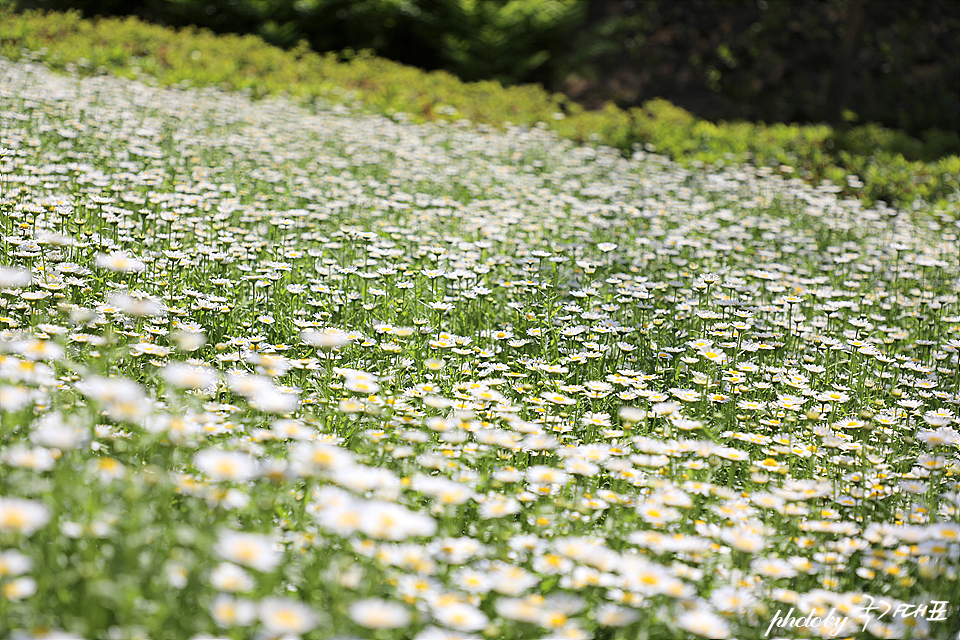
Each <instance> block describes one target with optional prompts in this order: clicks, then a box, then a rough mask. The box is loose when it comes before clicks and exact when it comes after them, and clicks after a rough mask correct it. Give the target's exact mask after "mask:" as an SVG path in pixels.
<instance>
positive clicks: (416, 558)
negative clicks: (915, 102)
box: [0, 23, 960, 640]
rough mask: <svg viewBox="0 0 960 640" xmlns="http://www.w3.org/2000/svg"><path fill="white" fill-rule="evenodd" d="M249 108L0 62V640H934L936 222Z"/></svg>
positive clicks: (945, 338)
mask: <svg viewBox="0 0 960 640" xmlns="http://www.w3.org/2000/svg"><path fill="white" fill-rule="evenodd" d="M129 24H134V23H129ZM78 28H81V27H78ZM82 28H86V27H82ZM137 28H140V27H137ZM198 37H199V36H198ZM204 37H205V36H204ZM201 59H202V56H201ZM371 64H372V63H371ZM211 73H212V71H211ZM264 82H267V80H264ZM267 93H269V92H264V94H265V95H264V96H262V99H260V100H256V101H253V100H250V99H249V97H247V96H244V95H242V94H240V93H236V92H225V91H221V90H219V89H216V88H211V87H206V88H189V87H186V86H185V84H184V83H183V82H181V84H180V85H179V86H177V87H172V86H160V85H159V84H154V85H153V86H151V85H148V84H145V83H142V82H135V81H131V80H128V79H123V78H116V77H111V76H108V75H94V76H91V75H89V74H81V73H72V74H70V73H68V74H53V73H51V72H50V71H49V70H48V69H47V68H46V67H44V66H43V65H40V64H36V63H32V62H28V61H26V60H24V59H21V60H20V61H18V62H11V61H7V60H0V140H2V143H0V144H2V147H3V152H2V155H0V176H2V180H0V257H2V258H0V264H2V266H0V594H2V596H3V598H2V599H0V620H2V621H3V624H4V627H3V631H4V634H7V633H9V634H11V636H12V637H24V638H42V637H51V636H52V637H57V636H56V635H54V634H56V633H60V634H61V636H60V637H64V634H67V635H68V636H69V637H77V636H79V637H85V638H103V637H120V638H139V637H155V638H165V637H175V638H201V637H211V636H215V637H226V638H246V637H251V636H253V635H259V637H264V638H278V637H302V638H306V639H311V638H330V637H344V638H345V637H354V638H370V639H372V640H383V639H385V638H416V639H418V640H439V639H441V638H455V637H456V638H463V637H468V638H469V637H477V638H506V639H515V640H520V639H527V638H560V637H562V638H584V639H586V638H603V639H609V640H614V639H622V640H626V639H632V638H639V637H649V638H675V639H680V638H690V637H709V638H728V637H729V638H739V639H741V640H749V639H759V638H765V637H771V633H772V634H775V635H777V636H780V637H787V638H806V637H810V636H811V634H815V635H818V636H827V637H866V638H870V637H876V638H887V637H911V638H943V637H946V636H947V634H949V633H953V626H955V624H956V620H957V605H958V601H960V586H958V574H957V567H956V557H957V554H958V553H960V549H958V545H960V518H958V512H957V496H958V477H960V453H958V443H960V434H958V431H957V424H958V418H957V403H958V397H960V396H958V389H960V361H958V351H960V302H958V289H957V282H958V278H960V256H958V250H957V247H958V246H960V241H958V237H957V234H958V230H957V228H956V226H950V225H949V224H948V222H949V220H948V219H946V218H945V217H944V216H940V217H938V215H937V211H936V208H935V207H934V206H933V205H929V204H928V205H924V204H918V207H919V209H918V211H917V215H916V216H908V215H894V214H898V211H897V210H895V209H891V208H889V207H884V206H878V207H876V208H867V207H864V206H863V205H862V204H861V203H860V202H859V201H857V200H853V199H844V198H840V197H838V194H837V189H836V188H833V187H830V186H822V187H811V186H809V185H807V184H805V183H804V181H802V180H800V179H797V178H786V177H784V176H781V175H778V174H777V173H776V172H775V171H773V170H768V169H764V168H755V167H751V166H749V165H733V164H730V165H727V166H723V167H719V166H712V167H709V168H708V167H704V168H700V169H697V170H692V169H690V168H685V167H683V166H681V165H678V164H675V163H673V162H671V161H669V160H668V159H667V158H665V157H663V156H660V155H654V154H651V153H647V152H643V151H638V152H637V153H635V154H633V155H631V157H629V158H627V157H624V156H623V155H622V154H621V153H619V152H618V151H616V150H615V149H613V148H610V147H604V146H599V147H585V146H578V145H576V144H574V143H573V142H572V141H570V140H569V139H564V138H562V137H560V136H558V135H556V133H554V132H551V131H549V130H547V129H546V128H545V127H538V126H532V127H521V126H512V127H508V128H507V129H506V130H505V131H499V130H497V129H494V128H492V127H478V126H472V125H470V124H468V123H464V122H453V123H450V122H444V121H438V122H426V123H417V122H405V121H403V122H398V121H397V120H404V118H398V117H396V116H395V117H394V118H393V119H391V118H387V117H385V116H383V115H378V114H376V113H373V112H371V111H370V110H369V109H368V108H366V107H364V108H360V107H359V106H354V105H355V102H353V101H347V102H346V103H344V102H342V101H334V100H329V101H328V100H326V99H324V98H322V96H318V99H315V100H313V101H312V102H311V105H310V106H309V108H306V107H304V106H303V105H302V104H301V103H297V102H293V101H290V100H288V99H285V98H280V97H273V96H269V95H266V94H267ZM920 606H922V607H923V609H922V610H921V609H918V608H917V607H920ZM904 607H907V608H904ZM910 607H912V608H910ZM791 610H792V611H793V612H794V614H795V613H796V612H797V611H803V612H810V613H813V614H815V615H820V616H823V617H824V618H825V619H826V616H827V614H828V613H830V612H832V613H830V615H831V616H832V617H831V618H830V619H829V620H830V622H828V623H825V624H827V626H826V627H825V626H823V624H821V625H820V626H819V627H817V626H816V625H812V624H811V623H810V621H809V618H808V619H807V620H805V621H804V624H802V625H800V626H799V627H794V626H791V625H792V623H791V625H787V618H788V617H789V616H790V615H794V614H790V613H789V612H790V611H791ZM885 610H887V611H888V613H887V614H886V615H885V616H883V617H881V615H880V614H881V613H882V612H883V611H885Z"/></svg>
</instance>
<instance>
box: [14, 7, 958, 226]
mask: <svg viewBox="0 0 960 640" xmlns="http://www.w3.org/2000/svg"><path fill="white" fill-rule="evenodd" d="M358 4H363V3H358ZM480 4H481V3H466V2H464V3H463V6H464V7H468V8H471V10H472V11H477V12H480V11H481V9H479V8H478V7H479V6H480ZM541 5H542V6H541V10H542V11H547V9H546V7H547V5H546V4H543V3H541ZM398 6H400V5H399V4H398ZM529 6H533V5H529ZM529 6H528V7H527V8H526V9H525V8H524V6H522V3H521V4H518V3H511V2H507V3H499V5H498V7H499V8H498V9H497V11H496V16H500V18H502V19H503V20H505V21H507V22H504V23H503V24H508V23H509V20H513V18H511V17H510V16H511V15H514V16H525V17H524V18H523V20H534V19H535V18H536V16H537V15H539V14H536V13H530V12H529V11H528V9H529ZM489 10H490V9H489V8H488V9H483V11H489ZM556 10H559V9H556ZM0 11H2V13H0V24H2V29H0V33H2V36H0V54H2V55H4V56H7V57H10V58H13V59H17V58H20V57H24V56H26V57H32V58H36V59H38V60H42V61H44V62H45V63H46V64H48V65H50V66H52V67H55V68H56V67H59V68H63V67H65V66H66V65H68V64H70V65H73V66H74V67H75V68H76V69H77V70H78V71H79V72H81V73H106V72H110V73H116V74H119V75H125V76H127V77H136V76H138V75H141V74H147V75H149V76H152V77H155V78H156V79H157V80H158V81H159V82H161V83H164V84H174V83H189V84H193V85H217V86H222V87H223V88H227V89H238V90H243V91H245V92H248V93H249V94H251V95H253V96H257V97H259V96H266V95H271V94H285V95H290V96H295V97H299V98H303V99H307V100H313V99H317V98H321V99H326V100H334V101H349V102H358V103H362V104H364V105H367V106H368V107H369V108H371V109H373V110H375V111H378V112H381V113H385V114H388V115H392V116H395V117H402V118H411V119H413V120H414V121H423V120H434V119H445V120H451V121H452V120H459V119H464V118H465V119H468V120H470V121H473V122H476V123H486V124H491V125H495V126H502V125H504V124H505V123H508V122H509V123H513V124H519V125H524V126H534V125H537V124H538V123H544V125H542V126H546V127H548V128H551V129H553V130H555V131H557V132H558V133H559V134H561V135H563V136H566V137H569V138H571V139H572V140H574V141H576V142H578V143H600V144H604V145H608V146H612V147H616V148H618V149H621V150H623V151H624V152H627V153H629V152H632V151H633V150H634V149H637V148H644V146H645V148H646V149H648V150H655V151H656V152H657V153H660V154H663V155H667V156H669V157H671V158H673V159H674V160H676V161H678V162H681V163H706V164H718V163H728V162H733V161H751V162H753V163H755V164H757V165H758V166H768V167H772V168H775V169H776V170H781V171H783V172H784V173H785V175H788V176H799V177H801V178H803V179H804V180H806V181H807V182H810V183H813V184H819V183H821V182H822V181H823V180H829V181H832V182H835V183H837V184H838V186H839V187H840V188H841V189H842V191H843V193H844V194H846V195H849V196H856V197H861V198H863V199H864V200H865V201H866V202H867V203H868V204H871V203H873V202H875V201H877V200H884V201H887V202H890V203H893V204H896V205H899V206H910V205H912V203H913V202H914V200H915V199H917V198H919V199H922V200H926V201H929V202H932V203H934V204H937V205H938V206H940V207H942V208H948V207H952V208H955V207H956V201H957V194H958V190H960V171H958V169H960V167H958V165H960V160H958V157H957V156H956V155H951V156H947V157H941V158H940V159H936V160H934V159H935V158H938V157H939V156H940V154H941V152H942V151H943V150H944V149H950V148H955V147H956V145H958V144H960V140H957V139H956V138H957V136H956V134H949V133H944V132H933V131H931V132H928V134H927V135H925V136H924V139H922V140H917V139H914V138H911V137H909V136H907V135H905V134H903V133H902V132H899V131H893V130H890V129H885V128H882V127H879V126H877V125H873V124H865V125H860V126H856V127H852V128H847V129H845V130H838V129H834V128H831V127H829V126H826V125H797V124H791V125H786V124H771V125H766V124H762V123H761V124H754V123H747V122H733V123H726V122H720V123H711V122H708V121H705V120H700V119H698V118H696V117H694V116H693V115H691V114H690V113H689V112H687V111H685V110H683V109H680V108H679V107H676V106H674V105H672V104H670V103H669V102H667V101H665V100H652V101H649V102H647V103H645V104H644V105H643V106H642V107H638V108H633V109H630V110H629V111H627V110H623V109H620V108H618V107H616V106H614V105H613V104H607V105H606V106H605V107H604V108H602V109H599V110H585V109H583V108H582V107H580V106H579V105H577V104H575V103H573V102H571V101H570V100H569V99H567V98H565V97H564V96H562V95H560V94H549V93H547V92H546V91H544V90H543V89H542V88H540V87H538V86H536V85H522V86H513V87H503V86H501V85H500V84H499V83H497V82H494V81H484V82H467V83H465V82H462V81H460V80H459V79H457V78H456V77H455V76H454V75H452V74H451V73H447V72H444V71H433V72H425V71H421V70H419V69H416V68H412V67H408V66H404V65H401V64H399V63H396V62H392V61H389V60H386V59H383V58H378V57H374V56H373V55H371V54H369V53H368V52H360V53H359V54H357V55H355V56H353V57H351V58H350V59H348V60H345V59H342V58H341V57H338V56H336V55H334V54H330V53H328V54H323V55H320V54H317V53H314V52H312V51H311V50H310V48H309V47H308V46H307V45H306V43H301V45H300V46H299V47H297V48H295V49H293V50H291V51H284V50H282V49H279V48H277V47H274V46H271V45H268V44H266V43H264V42H263V40H262V39H260V38H257V37H254V36H242V37H241V36H236V35H222V36H215V35H214V34H213V33H211V32H210V31H207V30H204V29H196V28H189V27H188V28H185V29H181V30H179V31H176V30H173V29H171V28H164V27H159V26H156V25H151V24H147V23H144V22H142V21H140V20H137V19H135V18H126V19H117V18H102V19H94V20H84V19H82V18H81V17H80V15H79V14H78V13H76V12H67V13H40V12H25V13H20V14H14V13H12V12H10V11H9V10H0ZM511 12H514V13H511ZM475 15H481V14H480V13H477V14H475ZM490 15H494V14H490ZM536 19H539V20H541V21H549V20H550V19H552V18H550V16H549V15H546V17H540V18H536ZM521 22H523V21H522V20H520V21H519V22H517V24H520V23H521ZM511 24H512V23H511ZM478 37H479V36H478ZM451 46H452V45H451ZM458 46H459V45H458ZM505 46H506V45H505ZM401 114H404V115H401ZM847 176H855V177H856V179H853V178H851V179H850V180H848V179H847ZM861 182H862V185H861V184H860V183H861Z"/></svg>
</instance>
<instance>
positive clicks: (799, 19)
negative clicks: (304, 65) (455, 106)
mask: <svg viewBox="0 0 960 640" xmlns="http://www.w3.org/2000/svg"><path fill="white" fill-rule="evenodd" d="M16 4H17V5H18V6H20V7H21V8H27V7H34V8H43V9H57V10H64V9H70V8H76V9H80V10H81V11H82V12H83V13H84V15H86V16H93V15H137V16H139V17H141V18H143V19H146V20H149V21H153V22H158V23H161V24H165V25H170V26H175V27H184V26H188V25H195V26H199V27H204V28H208V29H211V30H212V31H214V32H219V33H224V32H233V33H240V34H254V35H258V36H260V37H262V38H264V39H265V40H266V41H267V42H270V43H271V44H275V45H277V46H280V47H283V48H288V49H290V48H295V47H297V46H298V45H299V44H300V43H301V42H306V43H307V45H308V46H309V47H310V48H312V49H313V50H314V51H317V52H326V51H335V52H341V51H360V50H366V49H369V50H371V51H373V52H374V53H375V54H376V55H378V56H380V57H386V58H389V59H391V60H395V61H398V62H402V63H404V64H408V65H413V66H416V67H419V68H422V69H427V70H436V69H444V70H446V71H449V72H451V73H453V74H454V75H456V76H457V77H459V78H460V79H462V80H469V81H474V80H497V81H500V82H502V83H505V84H519V83H530V82H536V83H540V84H542V85H543V86H544V87H545V88H546V89H547V90H548V91H550V92H563V93H565V94H566V95H568V96H570V97H572V98H574V99H575V100H577V101H580V102H582V103H583V104H585V105H587V106H588V107H589V108H599V107H600V106H602V105H603V103H605V102H607V101H613V102H615V103H616V104H617V105H618V106H620V107H622V108H630V107H634V106H641V105H642V104H643V103H645V102H647V101H648V100H651V99H653V98H665V99H667V100H669V101H670V102H672V103H674V104H676V105H678V106H681V107H683V108H684V109H686V110H688V111H690V112H691V113H693V114H695V115H696V116H697V117H700V118H704V119H708V120H714V121H716V120H754V121H758V120H759V121H765V122H800V123H805V122H828V123H831V124H833V125H835V126H843V125H844V124H845V123H846V122H847V121H849V120H851V119H855V120H856V121H858V122H875V123H879V124H881V125H884V126H886V127H888V128H895V129H901V130H903V131H905V132H907V133H908V134H910V135H911V136H913V137H914V138H918V139H921V140H923V139H925V138H926V139H929V138H932V137H937V135H938V134H937V132H936V131H931V130H941V131H946V132H950V133H955V132H956V131H958V130H960V39H958V38H957V37H956V34H957V33H958V32H960V3H958V2H955V0H926V1H924V2H906V1H893V2H891V1H889V0H816V1H808V2H797V1H795V0H644V1H642V2H640V1H636V0H592V1H590V2H588V1H587V0H224V1H217V2H214V1H212V0H142V1H140V2H128V1H127V0H16ZM845 116H846V118H845ZM943 142H944V141H943V140H940V142H939V143H938V144H934V145H929V146H927V147H924V149H923V152H922V153H919V154H914V151H915V149H911V148H909V147H911V145H910V144H906V145H901V146H904V152H905V153H904V155H905V157H906V158H907V159H910V160H922V159H930V158H931V157H933V156H936V155H938V154H939V155H942V154H943V153H946V152H949V153H958V152H960V142H958V141H956V137H955V136H954V137H953V138H951V139H950V140H948V141H946V142H948V143H949V144H948V148H947V149H945V150H942V149H940V147H942V146H943V144H942V143H943ZM911 154H913V155H911Z"/></svg>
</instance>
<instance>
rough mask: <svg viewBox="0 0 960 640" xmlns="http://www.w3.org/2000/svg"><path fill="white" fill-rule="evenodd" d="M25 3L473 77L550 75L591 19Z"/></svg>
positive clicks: (489, 7) (331, 1)
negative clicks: (362, 54)
mask: <svg viewBox="0 0 960 640" xmlns="http://www.w3.org/2000/svg"><path fill="white" fill-rule="evenodd" d="M18 4H19V5H20V6H21V7H22V8H30V7H37V6H39V7H40V8H45V9H51V8H53V9H60V10H67V9H80V10H81V11H82V12H83V14H84V15H85V16H87V17H90V16H94V15H104V16H106V15H131V14H132V15H136V16H138V17H140V18H142V19H146V20H148V21H151V22H156V23H159V24H164V25H169V26H174V27H183V26H190V25H194V26H198V27H201V28H209V29H211V30H213V31H214V32H219V33H228V32H229V33H238V34H254V35H259V36H260V37H262V38H263V39H264V40H266V41H267V42H269V43H270V44H274V45H277V46H279V47H282V48H287V49H289V48H293V47H296V46H297V45H298V43H300V42H302V41H304V42H306V43H307V44H308V45H309V46H310V48H312V49H313V50H314V51H321V52H322V51H345V50H349V51H361V50H366V49H370V50H372V51H375V52H376V53H377V55H379V56H382V57H386V58H389V59H391V60H397V61H400V62H403V63H404V64H409V65H413V66H416V67H420V68H425V69H445V70H448V71H450V72H451V73H453V74H455V75H457V76H458V77H460V78H462V79H465V80H482V79H495V80H498V81H501V82H504V83H506V84H516V83H520V82H529V81H532V80H542V79H544V78H546V77H547V76H548V75H549V73H548V72H547V71H546V70H545V69H543V67H544V65H545V63H547V62H548V61H550V60H551V58H553V57H555V56H557V55H558V54H560V53H561V52H563V51H564V50H565V49H566V47H567V45H568V43H569V41H570V39H571V38H572V36H573V32H574V31H575V30H576V28H577V26H578V25H580V24H581V23H582V18H583V15H584V12H585V8H586V5H585V3H584V2H583V1H582V0H232V1H231V2H219V3H211V2H208V1H206V0H173V1H171V0H146V1H145V2H138V3H129V2H124V1H117V0H52V1H50V0H47V1H44V2H32V1H30V0H21V1H20V2H18Z"/></svg>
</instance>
